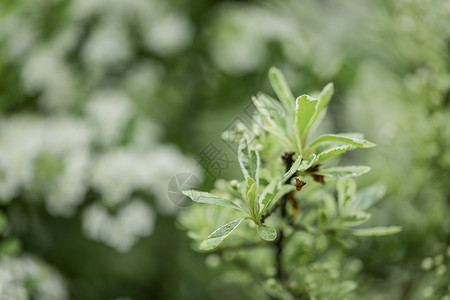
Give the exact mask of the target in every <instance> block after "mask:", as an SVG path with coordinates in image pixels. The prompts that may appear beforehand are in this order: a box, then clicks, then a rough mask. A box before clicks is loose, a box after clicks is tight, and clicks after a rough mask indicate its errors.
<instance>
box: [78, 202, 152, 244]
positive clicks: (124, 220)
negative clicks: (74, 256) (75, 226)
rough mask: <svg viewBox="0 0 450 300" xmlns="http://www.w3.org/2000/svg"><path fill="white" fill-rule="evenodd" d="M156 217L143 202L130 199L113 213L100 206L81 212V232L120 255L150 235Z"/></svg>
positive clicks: (95, 205) (93, 205)
mask: <svg viewBox="0 0 450 300" xmlns="http://www.w3.org/2000/svg"><path fill="white" fill-rule="evenodd" d="M154 222H155V214H154V213H153V211H152V210H151V208H150V207H149V206H148V205H147V204H145V203H144V202H143V201H142V200H138V199H133V200H131V202H129V203H127V204H125V205H124V206H123V207H122V208H120V209H119V211H118V212H117V213H116V214H114V215H113V214H111V213H109V212H108V211H107V209H106V208H105V207H104V206H102V205H101V204H99V203H94V204H92V205H91V206H89V207H88V208H86V210H85V211H84V213H83V229H84V232H85V234H86V236H88V237H89V238H91V239H94V240H97V241H101V242H103V243H105V244H106V245H109V246H111V247H113V248H114V249H116V250H117V251H119V252H127V251H129V250H130V249H131V248H132V247H133V246H134V245H135V244H136V243H137V242H138V241H139V239H140V238H142V237H145V236H148V235H150V234H151V233H152V232H153V226H154Z"/></svg>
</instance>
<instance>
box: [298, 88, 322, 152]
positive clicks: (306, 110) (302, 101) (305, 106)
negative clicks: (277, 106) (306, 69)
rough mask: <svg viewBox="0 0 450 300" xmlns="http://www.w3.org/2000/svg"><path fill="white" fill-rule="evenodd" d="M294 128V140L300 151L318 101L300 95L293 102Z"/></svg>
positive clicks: (304, 142)
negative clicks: (295, 139)
mask: <svg viewBox="0 0 450 300" xmlns="http://www.w3.org/2000/svg"><path fill="white" fill-rule="evenodd" d="M295 103H296V106H295V126H296V130H297V134H296V138H297V143H298V144H299V146H300V149H302V148H303V146H304V145H305V144H306V138H307V135H308V130H309V128H310V122H311V120H312V117H313V115H314V113H315V112H316V109H317V104H318V103H319V100H317V99H314V98H312V97H310V96H308V95H302V96H300V97H298V98H297V100H296V101H295Z"/></svg>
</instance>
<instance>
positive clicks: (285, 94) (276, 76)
mask: <svg viewBox="0 0 450 300" xmlns="http://www.w3.org/2000/svg"><path fill="white" fill-rule="evenodd" d="M269 80H270V85H271V86H272V89H273V90H274V91H275V93H276V94H277V96H278V99H280V102H281V104H283V107H284V109H285V110H286V112H287V113H288V115H289V116H290V118H291V119H293V117H294V103H295V97H294V95H293V94H292V92H291V89H290V88H289V85H288V84H287V82H286V79H285V78H284V76H283V74H282V73H281V71H280V70H278V69H277V68H274V67H272V68H270V70H269Z"/></svg>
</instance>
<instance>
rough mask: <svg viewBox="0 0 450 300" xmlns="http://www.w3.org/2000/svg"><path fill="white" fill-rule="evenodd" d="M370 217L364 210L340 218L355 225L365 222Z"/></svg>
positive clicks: (348, 223) (347, 223)
mask: <svg viewBox="0 0 450 300" xmlns="http://www.w3.org/2000/svg"><path fill="white" fill-rule="evenodd" d="M369 219H370V214H368V213H365V212H356V213H354V214H351V215H347V216H345V217H343V218H342V220H343V221H344V222H345V224H346V225H351V226H356V225H361V224H363V223H365V222H367V221H368V220H369Z"/></svg>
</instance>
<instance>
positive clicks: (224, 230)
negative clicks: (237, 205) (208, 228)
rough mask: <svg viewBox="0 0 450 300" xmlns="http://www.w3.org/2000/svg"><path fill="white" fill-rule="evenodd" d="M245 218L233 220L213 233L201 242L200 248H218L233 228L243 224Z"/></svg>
mask: <svg viewBox="0 0 450 300" xmlns="http://www.w3.org/2000/svg"><path fill="white" fill-rule="evenodd" d="M244 219H245V218H244V217H242V218H239V219H236V220H233V221H231V222H229V223H227V224H225V225H223V226H221V227H219V228H218V229H216V230H215V231H214V232H213V233H211V234H210V235H209V236H208V238H207V239H206V240H204V241H203V242H201V243H200V247H199V248H200V250H211V249H214V248H216V247H217V246H218V245H219V244H220V243H222V241H223V240H224V239H226V238H227V237H228V236H229V235H230V234H231V233H232V232H233V230H234V229H235V228H236V227H238V226H239V224H241V222H242V221H243V220H244Z"/></svg>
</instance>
